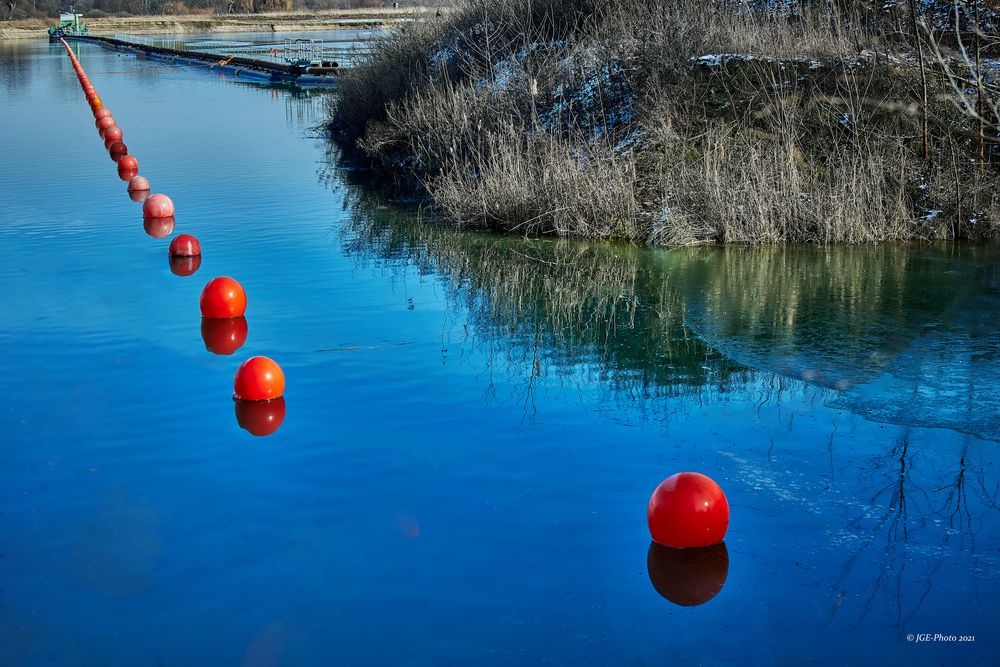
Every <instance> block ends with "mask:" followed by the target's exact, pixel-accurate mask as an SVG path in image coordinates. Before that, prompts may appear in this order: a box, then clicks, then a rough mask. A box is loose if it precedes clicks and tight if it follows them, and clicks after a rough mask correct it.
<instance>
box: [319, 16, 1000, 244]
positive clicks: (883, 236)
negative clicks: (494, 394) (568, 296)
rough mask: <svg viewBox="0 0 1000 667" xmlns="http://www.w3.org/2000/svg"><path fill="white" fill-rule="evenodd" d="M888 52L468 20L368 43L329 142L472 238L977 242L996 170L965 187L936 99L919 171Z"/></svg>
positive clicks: (809, 29)
mask: <svg viewBox="0 0 1000 667" xmlns="http://www.w3.org/2000/svg"><path fill="white" fill-rule="evenodd" d="M890 48H891V49H893V50H896V51H898V50H899V49H901V48H902V49H904V50H905V45H903V46H900V44H899V43H898V40H897V41H886V40H883V39H882V37H881V36H880V35H879V34H878V32H877V30H875V29H874V28H873V27H872V24H870V23H866V22H864V21H861V20H860V19H859V18H858V17H857V16H854V15H850V14H845V13H843V12H842V11H841V10H837V9H831V8H830V6H829V5H825V4H824V5H821V7H820V8H817V9H813V10H808V11H804V12H803V13H801V14H800V15H799V16H797V17H793V18H789V17H787V16H776V15H770V14H761V13H752V12H745V11H743V12H738V11H735V5H734V4H733V3H725V2H697V1H695V0H667V1H666V2H654V1H653V0H612V1H610V2H598V1H597V0H586V1H584V2H572V1H570V0H533V1H531V2H529V1H528V0H500V1H498V2H487V1H486V0H467V1H465V2H463V3H462V4H461V6H460V8H459V9H458V10H457V11H455V12H454V13H453V14H451V15H450V16H449V17H447V18H446V19H441V20H429V21H425V22H422V23H419V24H417V25H414V26H413V27H412V28H410V29H408V30H407V31H405V32H403V33H398V34H394V35H392V36H389V37H386V38H385V39H384V40H383V41H382V42H381V43H380V44H379V45H378V48H376V49H375V50H374V52H373V55H372V57H371V58H370V60H369V61H368V62H367V63H365V64H364V66H362V67H360V68H358V69H357V70H355V71H353V72H351V73H350V74H349V75H348V76H347V77H346V78H345V80H344V85H343V87H342V90H341V94H340V95H339V96H338V97H337V100H336V102H335V103H334V106H333V108H332V110H331V112H332V122H331V127H332V128H333V129H334V131H335V133H336V136H337V137H338V139H339V140H340V141H341V142H342V143H343V144H344V145H347V146H351V147H357V148H359V149H360V150H361V151H362V152H363V153H364V155H365V157H366V158H367V159H369V160H370V161H371V162H372V163H373V164H374V165H375V166H376V167H378V168H381V169H383V170H386V171H389V172H393V173H404V174H406V175H409V176H412V177H414V178H415V179H416V180H417V181H418V182H419V183H421V184H422V186H423V188H424V189H425V190H426V192H427V193H428V194H429V196H430V197H431V198H432V200H433V201H434V202H435V203H436V204H437V206H438V209H439V210H440V211H441V213H442V214H443V215H445V216H446V217H448V218H450V219H452V220H453V221H455V222H457V223H459V224H462V225H468V226H474V227H481V228H487V229H493V230H500V231H511V232H516V233H522V234H554V235H559V236H589V237H607V238H621V239H627V240H631V241H641V242H653V243H662V244H691V243H704V242H711V241H723V242H738V243H771V242H784V241H807V242H813V243H820V244H826V243H877V242H883V241H889V240H900V239H905V240H911V239H918V238H921V239H922V238H942V237H950V236H955V235H961V236H987V235H991V234H993V233H994V232H995V229H996V223H995V222H994V221H995V220H996V209H997V208H998V206H997V201H996V194H995V193H996V192H998V191H1000V188H998V187H997V185H998V183H997V177H996V173H995V170H992V169H989V170H987V169H975V168H970V166H969V162H968V159H967V155H968V139H967V135H968V130H969V128H968V127H967V125H968V122H967V121H966V123H965V125H962V123H961V122H956V121H955V116H956V114H955V113H954V109H953V106H952V105H951V103H950V101H949V98H948V94H949V90H948V87H947V85H946V84H945V82H943V81H932V90H931V92H932V97H931V103H930V107H929V109H928V112H929V114H930V115H931V120H932V126H933V129H934V132H933V133H934V137H933V144H934V153H935V158H936V159H934V160H930V161H926V162H925V161H923V160H922V159H921V156H920V154H919V151H917V150H916V149H915V142H916V139H917V137H918V136H919V135H920V132H921V129H920V127H921V126H920V118H919V114H918V113H917V112H916V104H917V100H918V99H919V96H918V94H917V91H918V87H919V76H918V71H917V67H916V64H915V61H914V60H913V58H912V56H911V54H908V53H905V52H903V53H900V54H895V55H890V54H888V51H889V50H890ZM712 54H737V56H736V57H728V58H722V59H716V60H714V61H712V60H711V59H709V60H708V61H700V60H699V58H701V57H702V56H706V55H712ZM935 211H936V213H933V212H935ZM970 220H976V224H975V225H973V224H971V223H970Z"/></svg>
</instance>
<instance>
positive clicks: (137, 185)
mask: <svg viewBox="0 0 1000 667" xmlns="http://www.w3.org/2000/svg"><path fill="white" fill-rule="evenodd" d="M136 190H149V181H148V180H147V179H146V177H145V176H134V177H132V180H130V181H129V182H128V191H129V192H135V191H136Z"/></svg>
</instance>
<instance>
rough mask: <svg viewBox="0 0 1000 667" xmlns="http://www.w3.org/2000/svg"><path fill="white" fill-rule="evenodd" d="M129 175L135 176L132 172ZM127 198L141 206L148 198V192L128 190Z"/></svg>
mask: <svg viewBox="0 0 1000 667" xmlns="http://www.w3.org/2000/svg"><path fill="white" fill-rule="evenodd" d="M129 173H131V174H135V172H134V171H133V172H129ZM128 198H129V199H131V200H132V201H134V202H136V203H138V204H141V203H142V202H144V201H146V200H147V199H148V198H149V190H129V191H128Z"/></svg>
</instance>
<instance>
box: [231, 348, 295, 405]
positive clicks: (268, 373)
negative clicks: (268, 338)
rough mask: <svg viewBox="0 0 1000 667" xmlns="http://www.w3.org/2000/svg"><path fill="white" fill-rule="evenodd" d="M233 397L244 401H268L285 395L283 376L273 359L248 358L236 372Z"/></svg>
mask: <svg viewBox="0 0 1000 667" xmlns="http://www.w3.org/2000/svg"><path fill="white" fill-rule="evenodd" d="M233 391H234V393H233V397H234V398H237V399H240V400H244V401H269V400H271V399H273V398H281V396H282V395H283V394H284V393H285V374H284V373H283V372H282V370H281V366H279V365H278V364H277V363H275V361H274V360H273V359H269V358H268V357H250V358H249V359H247V360H246V361H244V362H243V363H242V364H241V365H240V367H239V368H238V369H237V370H236V378H235V379H234V380H233Z"/></svg>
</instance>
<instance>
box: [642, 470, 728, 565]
mask: <svg viewBox="0 0 1000 667" xmlns="http://www.w3.org/2000/svg"><path fill="white" fill-rule="evenodd" d="M646 519H647V521H648V523H649V532H650V534H651V535H652V536H653V541H654V542H656V543H657V544H662V545H663V546H665V547H678V548H688V547H708V546H711V545H713V544H718V543H719V542H721V541H722V540H723V538H725V536H726V529H727V528H728V527H729V502H728V501H727V500H726V494H724V493H723V492H722V489H721V488H719V485H718V484H716V483H715V482H713V481H712V480H711V479H709V478H708V477H706V476H705V475H702V474H700V473H697V472H680V473H677V474H676V475H671V476H670V477H668V478H667V479H665V480H663V481H662V482H660V485H659V486H658V487H656V490H655V491H653V496H652V497H651V498H650V499H649V508H648V510H647V512H646Z"/></svg>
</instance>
